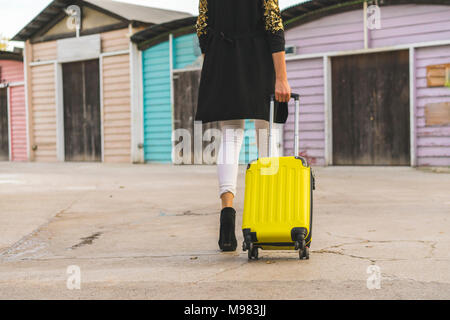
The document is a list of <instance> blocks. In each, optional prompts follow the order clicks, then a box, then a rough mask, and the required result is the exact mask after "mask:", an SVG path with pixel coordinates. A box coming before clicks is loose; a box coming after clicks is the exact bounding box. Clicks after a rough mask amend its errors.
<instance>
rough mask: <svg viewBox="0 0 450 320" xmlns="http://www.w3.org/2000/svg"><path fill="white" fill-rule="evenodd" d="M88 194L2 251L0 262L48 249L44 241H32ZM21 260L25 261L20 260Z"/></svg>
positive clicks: (75, 200)
mask: <svg viewBox="0 0 450 320" xmlns="http://www.w3.org/2000/svg"><path fill="white" fill-rule="evenodd" d="M86 194H88V192H86V193H83V194H82V195H81V196H80V197H79V198H77V199H74V200H73V201H72V202H71V203H69V205H67V206H66V207H65V208H63V209H62V210H60V211H58V212H57V213H56V214H55V215H54V216H53V217H51V218H50V219H49V220H48V221H47V222H45V223H43V224H42V225H40V226H39V227H37V228H36V229H34V230H33V231H32V232H30V233H28V234H27V235H25V236H23V237H22V238H21V239H20V240H18V241H16V242H15V243H13V244H12V245H11V246H9V247H7V248H5V249H4V250H2V251H1V252H0V261H9V260H13V259H14V258H17V257H19V256H23V255H25V254H27V253H36V252H38V251H39V250H41V249H44V248H45V247H48V245H47V244H46V243H45V242H44V241H37V242H33V241H32V240H31V239H32V238H33V237H34V236H36V235H38V234H39V233H40V232H41V231H42V229H44V228H45V227H47V226H48V225H50V224H51V223H52V222H53V221H55V220H56V219H57V218H60V217H61V215H63V214H64V213H65V212H67V211H68V210H70V209H71V208H72V207H73V205H74V204H75V203H77V202H78V201H80V200H81V199H83V198H84V196H85V195H86ZM24 249H25V250H24ZM23 250H24V251H23ZM21 251H22V252H21ZM19 260H25V259H19Z"/></svg>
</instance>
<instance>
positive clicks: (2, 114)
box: [0, 51, 28, 161]
mask: <svg viewBox="0 0 450 320" xmlns="http://www.w3.org/2000/svg"><path fill="white" fill-rule="evenodd" d="M27 159H28V149H27V117H26V108H25V86H24V72H23V56H22V52H21V51H20V52H8V51H0V161H8V160H10V161H26V160H27Z"/></svg>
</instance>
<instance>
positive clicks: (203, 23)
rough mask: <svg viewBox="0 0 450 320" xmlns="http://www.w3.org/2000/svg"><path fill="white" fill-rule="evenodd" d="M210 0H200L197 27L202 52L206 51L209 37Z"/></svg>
mask: <svg viewBox="0 0 450 320" xmlns="http://www.w3.org/2000/svg"><path fill="white" fill-rule="evenodd" d="M207 26H208V0H199V4H198V17H197V23H196V24H195V28H196V30H197V36H198V40H199V44H200V49H201V51H202V53H206V44H207V38H208V30H207Z"/></svg>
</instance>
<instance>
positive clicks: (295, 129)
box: [269, 93, 300, 157]
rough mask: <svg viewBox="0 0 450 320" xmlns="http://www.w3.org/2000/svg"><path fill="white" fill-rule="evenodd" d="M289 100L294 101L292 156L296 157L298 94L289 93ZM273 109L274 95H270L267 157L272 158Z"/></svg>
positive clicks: (298, 111) (298, 112)
mask: <svg viewBox="0 0 450 320" xmlns="http://www.w3.org/2000/svg"><path fill="white" fill-rule="evenodd" d="M291 99H294V100H295V119H294V156H295V157H297V156H298V149H299V147H298V132H299V114H300V95H299V94H298V93H291ZM274 109H275V94H271V95H270V121H269V157H272V156H273V153H272V146H273V141H272V140H273V137H272V131H273V121H274V119H273V118H274Z"/></svg>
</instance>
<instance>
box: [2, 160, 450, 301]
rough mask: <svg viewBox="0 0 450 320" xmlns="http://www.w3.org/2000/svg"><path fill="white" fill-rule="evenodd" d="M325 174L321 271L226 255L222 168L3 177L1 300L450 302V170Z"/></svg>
mask: <svg viewBox="0 0 450 320" xmlns="http://www.w3.org/2000/svg"><path fill="white" fill-rule="evenodd" d="M244 171H245V167H242V168H241V174H240V177H239V188H238V197H237V202H236V209H237V211H238V213H239V219H238V221H239V224H240V222H241V220H242V208H243V187H244ZM315 171H316V176H317V190H316V193H315V205H314V207H315V212H314V226H313V230H314V231H313V243H312V248H311V249H312V253H311V259H310V260H309V261H299V260H298V256H297V254H296V253H294V252H268V251H260V260H258V261H252V262H248V261H247V254H246V253H244V252H242V250H240V245H239V248H238V249H239V250H238V251H237V252H236V253H220V252H219V251H218V248H217V237H218V218H219V207H218V205H219V202H218V197H217V181H216V175H215V174H216V172H215V167H214V166H170V165H112V164H79V163H57V164H41V163H22V164H21V163H0V298H2V299H19V298H33V299H36V298H37V299H49V298H52V299H59V298H64V299H90V298H94V299H109V298H114V299H129V298H131V299H137V298H144V299H304V298H311V299H340V298H343V299H386V298H389V299H390V298H393V299H449V298H450V234H449V230H450V196H449V194H450V192H449V190H450V174H448V173H446V171H447V170H438V171H437V172H435V171H431V170H416V169H412V168H404V167H401V168H382V167H377V168H364V167H357V168H356V167H330V168H316V169H315ZM239 228H240V225H238V226H237V230H238V232H237V235H238V241H239V244H240V243H242V235H241V232H240V229H239ZM71 265H76V266H78V267H79V268H80V270H81V289H80V290H69V289H67V286H66V282H67V279H68V274H67V267H68V266H71ZM372 265H375V266H376V268H379V269H369V273H367V271H368V267H370V266H372ZM373 270H379V271H380V272H381V283H380V286H381V288H380V289H373V290H369V289H368V287H367V279H368V277H370V276H376V272H374V271H373ZM374 283H375V282H374Z"/></svg>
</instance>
